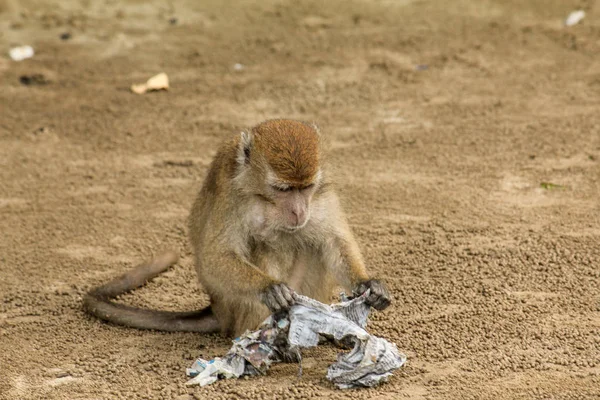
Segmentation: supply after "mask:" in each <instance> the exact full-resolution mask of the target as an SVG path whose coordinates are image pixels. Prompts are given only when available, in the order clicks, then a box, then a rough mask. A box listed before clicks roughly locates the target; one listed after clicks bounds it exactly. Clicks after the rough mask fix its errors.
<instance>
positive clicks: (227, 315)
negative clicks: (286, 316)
mask: <svg viewBox="0 0 600 400" xmlns="http://www.w3.org/2000/svg"><path fill="white" fill-rule="evenodd" d="M321 147H322V145H321V138H320V133H319V130H318V128H317V127H316V126H315V125H312V124H307V123H303V122H298V121H292V120H283V119H280V120H269V121H266V122H263V123H261V124H259V125H257V126H255V127H254V128H252V129H249V130H247V131H244V132H242V133H241V134H239V135H236V136H235V137H233V138H232V139H230V140H228V141H227V142H225V143H224V144H223V145H222V146H221V148H220V150H219V151H218V153H217V155H216V156H215V158H214V160H213V162H212V164H211V166H210V169H209V171H208V175H207V177H206V179H205V181H204V184H203V186H202V189H201V190H200V193H199V194H198V197H197V198H196V201H195V202H194V205H193V207H192V210H191V213H190V217H189V220H188V224H189V225H188V226H189V233H190V240H191V244H192V247H193V250H194V257H195V265H196V271H197V274H198V277H199V280H200V283H201V284H202V286H203V287H204V289H205V290H206V292H207V293H208V295H209V296H210V301H211V304H210V306H209V307H207V308H205V309H203V310H200V311H196V312H187V313H185V312H184V313H174V312H163V311H154V310H141V309H136V308H132V307H129V306H125V305H122V304H116V303H113V302H112V301H111V299H112V298H114V297H116V296H118V295H119V294H122V293H124V292H127V291H129V290H132V289H133V288H135V287H138V286H141V285H143V284H144V282H146V281H147V280H148V279H151V278H152V277H154V276H156V275H157V274H159V273H160V272H162V271H163V270H165V269H167V268H168V267H169V266H170V265H171V264H173V263H174V262H175V261H176V259H177V257H176V255H174V254H172V253H167V254H166V255H163V256H162V257H159V258H157V259H156V260H154V261H152V262H151V263H148V264H142V265H140V266H139V267H137V268H136V269H134V270H133V271H131V272H129V273H126V274H125V275H123V276H122V277H120V278H117V279H115V280H114V281H112V282H109V283H108V284H106V285H104V286H101V287H99V288H96V289H94V290H92V291H91V292H90V293H89V294H88V295H87V296H86V298H85V299H84V305H85V308H86V309H87V310H88V311H89V312H91V313H92V314H94V315H96V316H98V317H99V318H101V319H104V320H108V321H111V322H115V323H120V324H123V325H127V326H132V327H136V328H142V329H158V330H170V331H195V332H217V331H220V332H221V333H222V334H224V335H227V336H238V335H240V334H242V333H243V332H244V331H245V330H247V329H251V330H252V329H256V328H257V327H258V326H259V325H260V323H261V322H262V321H263V320H264V319H265V318H266V317H267V316H269V314H271V313H273V312H278V311H281V310H286V309H288V308H289V307H290V306H292V305H293V304H294V293H300V294H303V295H305V296H308V297H312V298H314V299H317V300H319V301H321V302H325V303H329V302H330V299H331V296H332V291H333V289H334V288H336V287H338V286H342V287H347V288H353V289H354V292H355V293H356V294H362V293H364V292H365V291H366V290H368V289H370V295H369V296H368V300H367V301H368V303H369V304H370V305H372V306H373V307H374V308H376V309H379V310H383V309H385V308H386V307H387V306H389V305H390V302H391V297H390V295H389V293H388V291H387V290H386V288H385V286H384V285H383V284H382V283H381V282H380V281H379V280H376V279H371V278H370V277H369V275H368V274H367V271H366V268H365V265H364V261H363V259H362V256H361V253H360V250H359V248H358V245H357V243H356V241H355V239H354V236H353V235H352V232H351V231H350V228H349V226H348V223H347V221H346V218H345V216H344V214H343V212H342V210H341V208H340V205H339V201H338V198H337V196H336V194H335V191H334V189H333V187H332V186H333V185H332V182H331V181H330V177H329V176H328V173H327V168H326V163H325V162H324V160H323V157H324V156H323V152H322V148H321Z"/></svg>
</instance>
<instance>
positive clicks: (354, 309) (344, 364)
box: [186, 291, 406, 389]
mask: <svg viewBox="0 0 600 400" xmlns="http://www.w3.org/2000/svg"><path fill="white" fill-rule="evenodd" d="M368 295H369V292H368V291H367V292H366V293H364V294H363V295H361V296H359V297H356V298H354V299H347V298H346V297H345V296H344V295H342V302H341V303H338V304H332V305H330V306H329V305H325V304H323V303H320V302H318V301H316V300H313V299H310V298H308V297H305V296H300V295H295V301H296V302H295V304H294V306H292V307H291V308H290V310H289V311H288V312H283V313H278V314H274V315H271V316H270V317H269V318H267V319H266V320H265V321H264V322H263V324H262V326H261V328H260V329H259V330H256V331H252V332H250V331H246V333H244V334H243V335H242V336H240V337H238V338H236V339H235V340H234V341H233V346H232V347H231V349H230V350H229V352H228V353H227V354H226V355H225V356H224V357H222V358H221V357H217V358H215V359H213V360H211V361H206V360H204V359H202V358H199V359H197V360H196V361H195V362H194V364H193V365H192V367H191V368H188V369H187V371H186V373H187V375H188V376H189V377H191V378H192V379H190V380H189V381H188V382H187V383H186V384H187V385H201V386H204V385H208V384H211V383H214V382H216V381H217V380H219V379H229V378H234V377H235V378H239V377H240V376H244V375H259V374H265V373H266V372H267V370H268V369H269V366H270V365H271V363H273V362H282V361H296V362H298V363H300V361H301V355H300V350H299V349H300V348H304V347H314V346H317V345H318V344H319V343H320V342H322V339H323V338H328V339H333V340H334V341H335V342H337V343H343V344H345V345H347V346H350V347H352V350H351V351H349V352H344V353H340V354H338V360H337V362H335V363H334V364H332V365H331V366H330V367H329V369H328V371H327V379H329V380H330V381H331V382H333V383H334V384H335V385H336V386H337V387H338V388H340V389H348V388H353V387H372V386H375V385H377V384H379V383H380V382H382V381H385V380H387V378H388V377H389V376H390V375H392V372H393V371H394V370H396V369H398V368H400V367H401V366H402V365H403V364H404V363H405V362H406V356H405V355H404V354H402V353H400V352H399V351H398V348H397V347H396V345H395V344H393V343H390V342H388V341H387V340H385V339H382V338H379V337H377V336H373V335H370V334H369V333H368V332H367V331H366V330H365V329H364V327H365V326H366V325H367V320H368V316H369V311H370V306H369V305H367V304H366V303H365V299H366V297H367V296H368ZM299 372H300V374H301V372H302V368H301V364H300V371H299Z"/></svg>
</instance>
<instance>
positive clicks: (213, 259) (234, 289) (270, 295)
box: [201, 251, 294, 312]
mask: <svg viewBox="0 0 600 400" xmlns="http://www.w3.org/2000/svg"><path fill="white" fill-rule="evenodd" d="M203 263H204V264H205V265H206V266H210V270H205V271H203V273H202V276H201V278H202V281H203V283H204V284H205V285H206V286H207V288H208V289H209V291H213V292H215V291H218V289H217V288H222V289H221V291H223V288H224V289H226V291H227V296H232V295H238V296H240V295H241V296H250V297H255V296H256V297H259V298H260V299H261V300H262V301H263V302H264V303H265V305H266V306H267V307H268V308H269V309H270V310H271V311H273V312H276V311H279V310H281V309H287V308H289V307H290V306H291V305H292V304H293V303H294V300H293V296H292V295H293V291H292V290H291V289H290V288H289V287H288V286H287V285H285V284H284V283H282V282H279V281H277V280H276V279H274V278H273V277H271V276H269V275H268V274H266V273H265V272H263V271H261V270H260V269H259V268H257V267H256V266H255V265H253V264H252V263H250V262H248V261H246V260H244V259H243V257H241V256H239V255H237V254H236V253H235V252H233V251H230V252H215V253H209V254H207V255H206V256H205V257H204V260H203ZM218 294H219V295H223V294H224V293H218Z"/></svg>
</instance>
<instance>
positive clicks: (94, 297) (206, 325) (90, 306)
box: [83, 252, 220, 333]
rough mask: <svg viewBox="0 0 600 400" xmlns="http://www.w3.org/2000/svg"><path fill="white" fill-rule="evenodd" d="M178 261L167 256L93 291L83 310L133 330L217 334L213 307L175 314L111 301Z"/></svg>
mask: <svg viewBox="0 0 600 400" xmlns="http://www.w3.org/2000/svg"><path fill="white" fill-rule="evenodd" d="M178 258H179V257H178V256H177V254H176V253H174V252H167V253H165V254H163V255H161V256H159V257H157V258H155V259H154V260H152V261H150V262H146V263H142V264H140V265H138V266H137V267H135V268H133V269H132V270H130V271H128V272H126V273H125V274H123V275H121V276H120V277H118V278H116V279H113V280H112V281H110V282H108V283H106V284H104V285H102V286H99V287H97V288H94V289H92V290H90V291H89V292H88V293H87V294H86V295H85V297H84V298H83V308H84V309H85V310H86V311H87V312H88V313H90V314H92V315H94V316H96V317H98V318H100V319H102V320H104V321H108V322H112V323H114V324H118V325H125V326H128V327H131V328H138V329H154V330H158V331H169V332H202V333H213V332H218V331H219V329H220V328H219V322H218V321H217V318H216V317H215V316H214V315H213V313H212V310H211V308H210V306H209V307H206V308H204V309H202V310H198V311H189V312H172V311H158V310H148V309H143V308H135V307H131V306H126V305H124V304H118V303H115V302H113V301H112V299H114V298H115V297H117V296H119V295H121V294H123V293H127V292H129V291H131V290H133V289H136V288H138V287H140V286H143V285H144V284H145V283H146V282H147V281H149V280H151V279H153V278H154V277H156V276H158V275H159V274H161V273H162V272H164V271H166V270H167V269H168V268H169V267H170V266H171V265H173V264H174V263H175V262H176V261H177V259H178Z"/></svg>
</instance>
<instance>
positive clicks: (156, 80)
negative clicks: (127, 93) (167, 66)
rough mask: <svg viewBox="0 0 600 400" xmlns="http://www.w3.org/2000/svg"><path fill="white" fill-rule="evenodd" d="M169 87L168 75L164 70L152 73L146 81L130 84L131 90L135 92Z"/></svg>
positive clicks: (141, 92) (140, 92)
mask: <svg viewBox="0 0 600 400" xmlns="http://www.w3.org/2000/svg"><path fill="white" fill-rule="evenodd" d="M167 89H169V77H168V76H167V74H165V73H164V72H161V73H160V74H158V75H154V76H153V77H152V78H150V79H148V81H146V83H142V84H139V85H131V91H132V92H133V93H137V94H144V93H146V92H153V91H157V90H167Z"/></svg>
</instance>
